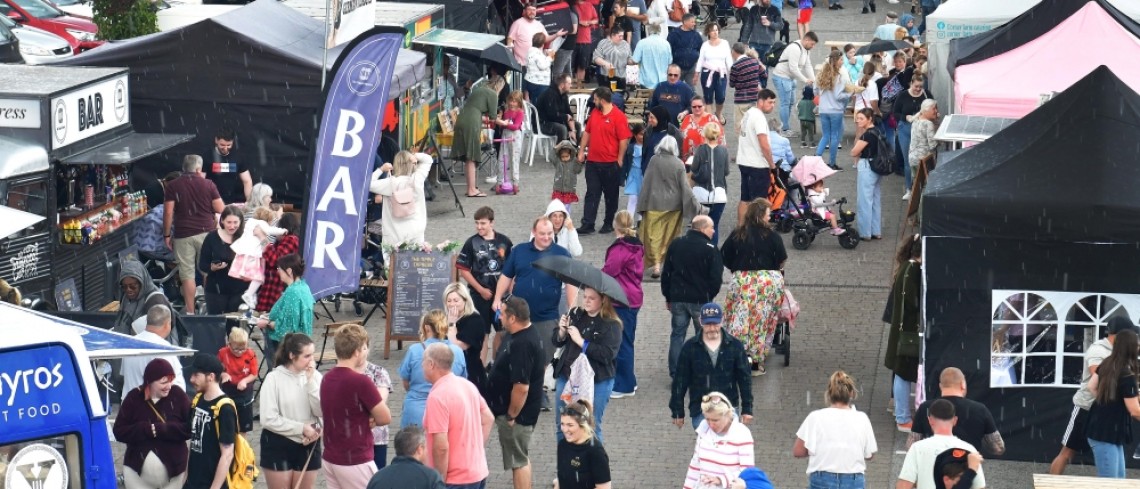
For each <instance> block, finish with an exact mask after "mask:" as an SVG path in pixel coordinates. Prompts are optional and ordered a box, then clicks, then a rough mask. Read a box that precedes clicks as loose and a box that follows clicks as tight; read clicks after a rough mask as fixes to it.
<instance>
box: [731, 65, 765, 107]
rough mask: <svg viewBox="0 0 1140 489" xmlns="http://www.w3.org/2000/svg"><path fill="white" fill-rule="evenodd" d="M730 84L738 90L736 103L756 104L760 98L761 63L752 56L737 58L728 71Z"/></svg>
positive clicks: (734, 97)
mask: <svg viewBox="0 0 1140 489" xmlns="http://www.w3.org/2000/svg"><path fill="white" fill-rule="evenodd" d="M728 84H729V85H730V86H732V88H733V89H735V90H736V94H735V95H734V96H733V99H732V101H733V102H734V103H738V104H754V103H756V100H757V99H759V98H760V62H759V61H757V60H756V58H753V57H751V56H741V57H739V58H737V59H736V63H733V65H732V68H731V69H729V71H728Z"/></svg>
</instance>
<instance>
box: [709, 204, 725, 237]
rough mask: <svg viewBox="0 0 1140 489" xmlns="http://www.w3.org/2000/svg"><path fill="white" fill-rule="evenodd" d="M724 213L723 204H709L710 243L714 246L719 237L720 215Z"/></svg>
mask: <svg viewBox="0 0 1140 489" xmlns="http://www.w3.org/2000/svg"><path fill="white" fill-rule="evenodd" d="M721 214H724V204H709V219H712V221H713V237H712V244H713V246H716V245H717V243H719V242H720V241H719V239H720V216H721Z"/></svg>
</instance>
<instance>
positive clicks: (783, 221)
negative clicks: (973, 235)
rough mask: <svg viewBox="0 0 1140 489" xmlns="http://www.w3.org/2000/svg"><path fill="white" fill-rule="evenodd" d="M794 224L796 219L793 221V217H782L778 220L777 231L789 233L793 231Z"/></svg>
mask: <svg viewBox="0 0 1140 489" xmlns="http://www.w3.org/2000/svg"><path fill="white" fill-rule="evenodd" d="M793 225H794V221H792V218H790V217H787V216H784V217H781V218H780V220H778V221H776V231H779V232H780V233H783V234H788V233H790V232H792V227H793Z"/></svg>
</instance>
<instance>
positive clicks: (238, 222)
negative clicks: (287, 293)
mask: <svg viewBox="0 0 1140 489" xmlns="http://www.w3.org/2000/svg"><path fill="white" fill-rule="evenodd" d="M244 223H245V220H244V219H243V218H242V211H241V209H238V208H237V207H235V206H232V205H231V206H226V208H225V209H222V215H221V218H220V219H219V224H220V225H219V226H218V229H217V230H215V231H212V232H210V233H208V234H207V235H206V238H205V239H204V240H203V241H202V254H201V255H199V256H198V271H199V272H200V273H202V274H203V275H205V276H206V279H205V282H204V283H203V284H202V285H203V288H204V289H205V292H206V314H225V313H227V312H237V310H238V306H240V305H241V294H242V292H245V290H246V289H247V288H248V287H249V283H247V282H245V281H243V280H241V279H237V278H234V277H231V276H230V265H233V262H234V250H233V249H231V248H230V245H232V244H233V243H234V241H237V239H238V238H240V237H241V233H242V231H243V228H244Z"/></svg>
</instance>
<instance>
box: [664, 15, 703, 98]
mask: <svg viewBox="0 0 1140 489" xmlns="http://www.w3.org/2000/svg"><path fill="white" fill-rule="evenodd" d="M668 40H669V46H670V47H671V48H673V62H674V63H676V64H677V66H680V67H681V80H682V81H688V80H690V79H692V80H693V85H697V84H699V81H698V80H696V79H695V78H694V77H695V76H696V75H697V74H698V73H695V68H696V67H697V58H699V57H700V55H701V44H704V42H705V39H704V38H703V37H701V33H700V32H697V16H695V15H693V14H685V16H684V17H682V18H681V28H680V29H674V30H673V32H670V33H669V38H668Z"/></svg>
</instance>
